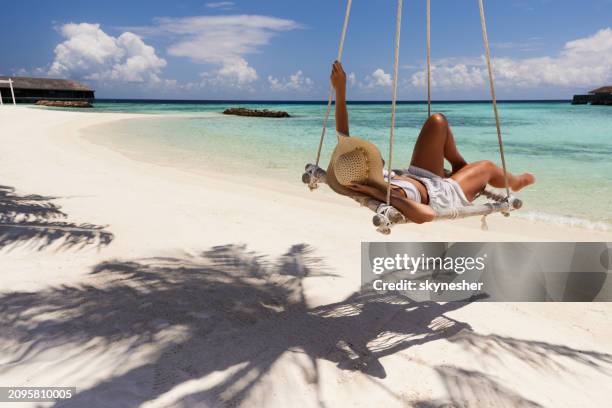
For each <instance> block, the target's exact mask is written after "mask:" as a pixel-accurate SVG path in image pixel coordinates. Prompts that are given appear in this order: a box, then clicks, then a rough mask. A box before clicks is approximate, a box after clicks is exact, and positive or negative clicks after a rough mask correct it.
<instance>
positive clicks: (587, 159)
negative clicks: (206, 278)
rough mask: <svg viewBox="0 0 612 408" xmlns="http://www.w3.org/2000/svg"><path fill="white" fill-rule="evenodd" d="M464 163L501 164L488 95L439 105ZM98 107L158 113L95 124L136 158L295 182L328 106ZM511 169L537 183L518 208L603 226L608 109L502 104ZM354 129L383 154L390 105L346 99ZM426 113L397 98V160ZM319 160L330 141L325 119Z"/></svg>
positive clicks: (611, 121) (609, 171) (609, 152)
mask: <svg viewBox="0 0 612 408" xmlns="http://www.w3.org/2000/svg"><path fill="white" fill-rule="evenodd" d="M228 106H248V107H250V108H267V109H280V110H286V111H288V112H289V113H291V114H292V115H293V117H292V118H288V119H272V118H270V119H268V118H245V117H236V116H226V115H221V114H219V112H221V111H222V110H223V109H224V108H226V107H228ZM433 109H434V111H437V112H442V113H444V114H445V115H446V116H447V117H448V119H449V121H450V123H451V126H452V128H453V131H454V134H455V138H456V140H457V144H458V145H459V148H460V150H461V152H462V153H463V155H464V156H465V157H466V159H467V160H468V161H474V160H482V159H490V160H493V161H495V162H498V163H499V162H500V159H499V148H498V144H497V135H496V130H495V121H494V117H493V113H492V108H491V105H490V104H488V103H438V104H434V106H433ZM95 110H98V111H114V112H131V113H133V112H139V113H154V114H158V116H156V117H153V118H151V117H147V118H145V119H129V120H124V121H119V122H115V123H111V124H108V125H104V126H101V127H98V128H95V129H92V137H94V138H95V139H96V140H97V141H98V142H100V143H104V144H111V145H112V146H113V147H114V148H117V149H119V150H125V151H126V152H131V153H134V154H138V156H139V157H141V158H144V159H146V158H150V159H151V160H155V161H158V162H159V161H160V160H161V161H163V162H164V163H165V164H167V165H176V166H180V167H188V168H191V169H197V168H206V169H210V168H215V169H219V170H223V171H224V172H232V173H238V174H244V175H245V176H246V177H248V175H249V174H252V173H255V174H257V175H259V176H263V177H269V178H280V179H283V180H288V181H291V180H295V182H296V183H300V177H301V174H302V171H303V167H304V164H305V163H307V162H313V161H314V159H315V157H316V148H317V143H318V140H319V136H320V132H321V124H322V118H323V114H324V112H325V105H324V104H295V103H291V104H282V103H275V104H269V103H268V104H252V103H251V104H239V103H222V104H221V103H193V104H190V103H180V104H176V103H165V104H162V103H138V102H135V103H100V104H96V108H95ZM499 111H500V115H501V123H502V132H503V137H504V143H505V150H506V159H507V163H508V169H509V170H510V171H513V172H522V171H530V172H532V173H534V174H535V175H536V177H537V180H538V181H537V184H536V185H534V186H533V187H531V188H529V189H526V190H525V191H523V192H521V193H520V196H521V197H522V198H523V199H524V201H525V203H526V208H525V211H521V216H523V217H530V218H533V219H538V220H544V221H547V222H556V223H565V224H578V225H582V226H585V227H589V228H596V229H604V230H605V229H609V228H610V225H612V212H611V211H610V208H612V205H610V202H611V201H612V160H611V158H612V108H610V107H605V106H584V105H580V106H572V105H570V104H569V103H568V102H520V103H517V102H506V103H500V104H499ZM349 116H350V123H351V134H352V135H355V136H360V137H363V138H367V139H368V140H370V141H372V142H373V143H375V144H376V145H377V146H378V147H379V148H380V149H381V151H382V152H383V155H385V156H386V154H387V149H388V137H389V122H390V109H389V104H388V103H373V104H353V105H350V106H349ZM425 118H426V106H425V105H424V104H414V103H409V104H400V105H398V112H397V117H396V136H395V137H396V139H395V140H396V143H395V147H394V158H393V163H394V167H396V168H398V167H403V166H405V165H407V164H408V162H409V160H410V155H411V152H412V147H413V145H414V141H415V140H416V137H417V136H418V132H419V130H420V127H421V126H422V123H423V121H424V120H425ZM329 126H330V128H331V129H332V131H330V132H328V134H327V137H326V143H325V146H324V150H323V156H322V160H321V162H322V164H324V165H326V164H327V161H328V159H329V155H330V153H331V151H332V149H333V147H334V144H335V132H334V131H333V128H334V123H333V120H330V123H329Z"/></svg>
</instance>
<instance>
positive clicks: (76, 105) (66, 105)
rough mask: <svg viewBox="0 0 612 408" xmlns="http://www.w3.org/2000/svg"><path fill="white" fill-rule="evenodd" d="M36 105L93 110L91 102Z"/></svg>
mask: <svg viewBox="0 0 612 408" xmlns="http://www.w3.org/2000/svg"><path fill="white" fill-rule="evenodd" d="M36 105H42V106H55V107H60V108H93V105H92V104H91V102H88V101H47V100H41V101H36Z"/></svg>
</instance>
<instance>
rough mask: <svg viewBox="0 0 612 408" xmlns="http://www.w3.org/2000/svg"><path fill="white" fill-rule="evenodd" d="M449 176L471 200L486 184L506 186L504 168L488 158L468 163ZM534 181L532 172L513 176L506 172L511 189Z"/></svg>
mask: <svg viewBox="0 0 612 408" xmlns="http://www.w3.org/2000/svg"><path fill="white" fill-rule="evenodd" d="M451 178H452V179H453V180H455V181H456V182H457V183H459V185H460V186H461V189H462V190H463V192H464V193H465V196H466V198H467V199H468V200H469V201H473V200H474V198H476V196H477V195H478V194H480V193H481V192H482V190H484V188H485V187H486V186H487V184H490V185H492V186H493V187H498V188H502V187H505V186H506V181H505V179H504V170H503V169H502V168H500V167H498V166H497V165H495V163H493V162H492V161H489V160H483V161H478V162H474V163H470V164H468V165H466V166H465V167H463V168H462V169H461V170H459V171H458V172H457V173H455V174H453V175H452V176H451ZM534 182H535V177H534V176H533V174H530V173H523V174H521V175H519V176H515V175H514V174H512V173H508V185H509V186H510V188H511V189H512V191H519V190H521V189H523V188H524V187H526V186H528V185H530V184H533V183H534Z"/></svg>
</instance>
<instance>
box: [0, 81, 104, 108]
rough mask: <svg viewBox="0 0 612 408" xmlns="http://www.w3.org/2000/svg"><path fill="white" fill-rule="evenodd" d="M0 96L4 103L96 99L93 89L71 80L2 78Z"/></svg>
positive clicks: (90, 100) (88, 100) (89, 100)
mask: <svg viewBox="0 0 612 408" xmlns="http://www.w3.org/2000/svg"><path fill="white" fill-rule="evenodd" d="M11 88H12V89H11ZM0 94H1V95H2V96H1V99H2V102H4V103H13V102H16V103H36V102H38V101H42V100H46V101H71V102H81V101H82V102H92V101H93V99H94V90H93V89H91V88H89V87H88V86H86V85H83V84H82V83H80V82H77V81H73V80H70V79H51V78H32V77H6V76H0ZM13 96H14V100H13Z"/></svg>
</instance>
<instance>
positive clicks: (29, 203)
mask: <svg viewBox="0 0 612 408" xmlns="http://www.w3.org/2000/svg"><path fill="white" fill-rule="evenodd" d="M53 199H54V197H43V196H40V195H19V194H16V193H15V189H14V188H12V187H7V186H0V250H1V249H5V248H7V249H12V248H16V247H20V246H21V247H27V248H29V249H33V250H38V251H40V250H43V249H46V248H48V247H50V246H51V245H53V244H57V245H58V247H57V249H58V250H65V249H71V248H77V249H80V248H84V247H85V246H88V245H96V246H100V247H101V246H106V245H108V244H110V243H111V241H112V240H113V234H111V233H110V232H108V231H105V230H104V227H101V226H98V225H92V224H74V223H70V222H66V221H65V219H66V218H67V215H66V214H65V213H63V212H62V211H61V209H60V207H58V206H57V205H56V204H55V203H53Z"/></svg>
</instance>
